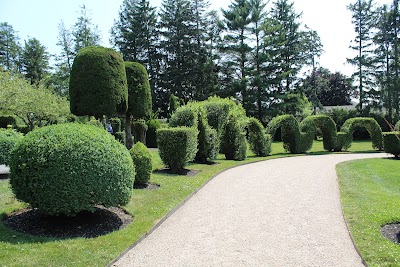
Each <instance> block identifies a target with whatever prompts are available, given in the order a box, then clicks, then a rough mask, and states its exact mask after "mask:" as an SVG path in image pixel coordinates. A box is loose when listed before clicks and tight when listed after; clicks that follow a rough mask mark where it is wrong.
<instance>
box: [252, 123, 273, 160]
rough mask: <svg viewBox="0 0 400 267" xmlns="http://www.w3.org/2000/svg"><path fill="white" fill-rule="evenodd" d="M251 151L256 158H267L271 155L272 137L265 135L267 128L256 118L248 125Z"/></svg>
mask: <svg viewBox="0 0 400 267" xmlns="http://www.w3.org/2000/svg"><path fill="white" fill-rule="evenodd" d="M247 128H248V131H249V144H250V149H251V150H252V151H253V153H254V154H255V155H256V156H259V157H266V156H268V155H269V154H270V153H271V136H270V135H269V134H268V135H267V134H265V128H264V126H263V125H262V124H261V122H260V121H259V120H257V119H256V118H250V119H249V124H248V125H247Z"/></svg>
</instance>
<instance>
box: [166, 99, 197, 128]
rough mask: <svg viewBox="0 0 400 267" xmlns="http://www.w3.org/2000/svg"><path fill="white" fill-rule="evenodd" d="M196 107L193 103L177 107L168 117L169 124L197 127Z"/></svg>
mask: <svg viewBox="0 0 400 267" xmlns="http://www.w3.org/2000/svg"><path fill="white" fill-rule="evenodd" d="M197 109H198V107H197V106H196V104H194V103H189V104H187V105H185V106H181V107H179V108H178V109H177V110H175V112H174V113H173V114H172V116H171V118H170V119H169V126H170V127H179V126H185V127H197Z"/></svg>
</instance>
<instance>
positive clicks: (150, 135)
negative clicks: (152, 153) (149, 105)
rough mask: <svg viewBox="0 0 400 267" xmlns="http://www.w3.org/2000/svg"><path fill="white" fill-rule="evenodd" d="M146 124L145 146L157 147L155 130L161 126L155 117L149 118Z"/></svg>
mask: <svg viewBox="0 0 400 267" xmlns="http://www.w3.org/2000/svg"><path fill="white" fill-rule="evenodd" d="M146 124H147V133H146V145H147V147H157V130H158V129H160V128H161V123H160V121H159V120H157V119H151V120H148V121H147V122H146Z"/></svg>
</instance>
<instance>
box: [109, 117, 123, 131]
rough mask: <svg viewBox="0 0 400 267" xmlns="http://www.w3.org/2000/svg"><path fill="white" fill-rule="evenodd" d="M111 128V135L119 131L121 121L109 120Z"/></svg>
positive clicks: (117, 119)
mask: <svg viewBox="0 0 400 267" xmlns="http://www.w3.org/2000/svg"><path fill="white" fill-rule="evenodd" d="M110 124H111V127H112V128H113V133H117V132H120V131H121V120H120V119H119V118H111V119H110Z"/></svg>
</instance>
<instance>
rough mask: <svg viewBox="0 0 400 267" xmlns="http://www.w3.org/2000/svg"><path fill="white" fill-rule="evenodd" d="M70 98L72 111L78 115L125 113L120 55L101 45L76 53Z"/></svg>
mask: <svg viewBox="0 0 400 267" xmlns="http://www.w3.org/2000/svg"><path fill="white" fill-rule="evenodd" d="M69 96H70V109H71V112H72V113H73V114H75V115H77V116H84V115H91V116H95V117H96V118H102V117H103V115H107V116H113V115H115V114H123V113H125V111H126V109H127V101H128V86H127V81H126V73H125V65H124V61H123V59H122V56H121V55H120V54H119V53H118V52H116V51H114V50H113V49H110V48H104V47H101V46H89V47H86V48H82V49H81V50H79V52H78V54H77V55H76V57H75V59H74V63H73V65H72V70H71V76H70V83H69Z"/></svg>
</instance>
